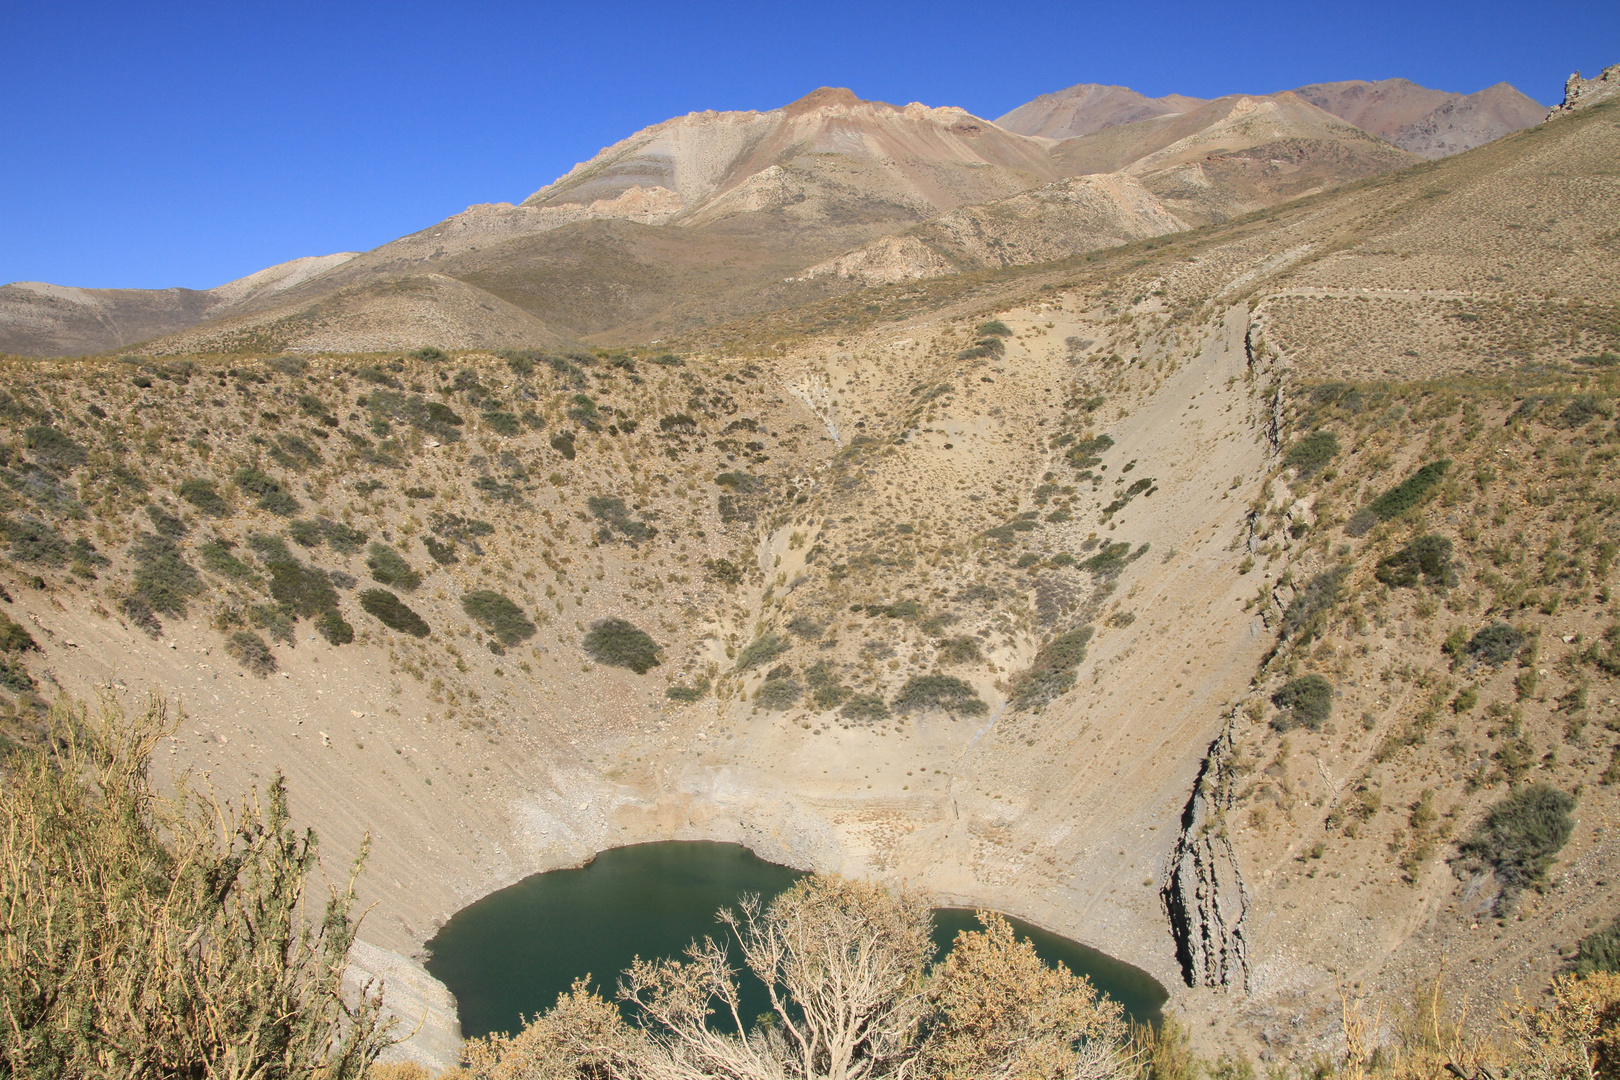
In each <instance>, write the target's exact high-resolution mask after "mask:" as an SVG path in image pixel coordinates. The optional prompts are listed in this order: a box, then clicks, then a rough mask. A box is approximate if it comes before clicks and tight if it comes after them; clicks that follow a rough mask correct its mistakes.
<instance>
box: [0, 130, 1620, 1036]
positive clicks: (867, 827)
mask: <svg viewBox="0 0 1620 1080" xmlns="http://www.w3.org/2000/svg"><path fill="white" fill-rule="evenodd" d="M1300 107H1301V108H1302V109H1308V108H1310V107H1309V106H1305V105H1304V104H1303V103H1301V106H1300ZM1227 115H1228V116H1231V115H1233V114H1232V113H1230V112H1229V113H1228V114H1227ZM1150 122H1151V121H1150ZM1108 130H1114V129H1105V131H1104V132H1103V133H1102V134H1106V133H1107V131H1108ZM1172 156H1173V155H1172ZM1616 160H1620V107H1617V106H1614V105H1602V104H1600V105H1596V106H1593V107H1590V108H1586V109H1582V110H1578V111H1575V112H1572V113H1571V114H1570V115H1568V116H1567V117H1565V118H1561V119H1557V120H1554V121H1551V122H1549V123H1547V124H1544V125H1541V126H1538V127H1537V128H1534V129H1531V130H1528V131H1524V132H1520V133H1517V134H1513V135H1509V136H1506V137H1504V138H1502V139H1500V140H1497V141H1496V142H1493V143H1491V144H1489V145H1487V146H1484V147H1481V148H1479V149H1476V150H1473V151H1470V152H1468V153H1464V154H1459V155H1455V156H1452V157H1448V158H1445V159H1443V160H1441V161H1437V162H1432V163H1423V164H1419V165H1416V166H1413V167H1408V168H1405V169H1402V170H1400V171H1398V172H1394V173H1389V174H1383V175H1377V176H1373V177H1370V178H1367V179H1364V180H1361V181H1358V182H1355V183H1352V184H1349V185H1347V186H1345V187H1341V188H1339V189H1336V190H1332V191H1325V192H1320V193H1317V194H1313V195H1309V196H1306V197H1303V198H1297V199H1293V200H1289V201H1285V202H1281V203H1277V204H1275V205H1271V206H1269V207H1266V208H1264V209H1261V210H1259V211H1256V212H1253V213H1249V214H1247V215H1245V216H1242V217H1239V218H1237V219H1235V220H1232V221H1229V222H1226V223H1224V224H1219V225H1205V226H1203V227H1199V228H1185V229H1179V230H1175V231H1168V232H1166V233H1164V234H1163V235H1159V236H1154V237H1149V238H1135V239H1133V238H1130V237H1116V238H1115V240H1116V241H1117V240H1121V239H1123V240H1127V241H1128V242H1125V243H1117V246H1113V247H1110V248H1107V249H1106V250H1095V251H1089V252H1086V253H1082V254H1078V255H1074V256H1070V257H1068V258H1066V259H1063V260H1059V261H1047V262H1043V263H1039V264H1036V265H1034V266H1028V265H1009V266H998V265H994V264H991V265H990V266H988V267H986V266H978V267H973V266H969V267H966V268H964V269H963V270H962V272H959V273H954V274H948V275H945V276H935V277H930V278H926V279H921V280H906V281H897V282H893V283H890V284H883V285H877V286H871V287H861V286H860V283H859V282H856V281H849V280H845V281H844V283H843V285H842V287H841V289H840V291H838V292H837V293H834V294H832V295H824V298H822V299H819V300H817V301H816V302H814V303H809V304H798V305H787V304H784V305H783V306H781V307H779V308H777V309H774V310H768V311H764V312H760V313H757V314H753V315H751V316H749V317H747V318H741V319H735V320H732V321H731V322H729V323H725V324H723V325H715V326H705V327H701V328H697V329H693V330H690V331H687V332H685V333H684V334H682V335H680V336H679V337H678V338H677V336H676V335H670V336H669V339H668V340H665V341H663V342H660V343H657V344H637V345H635V346H633V347H632V346H625V347H623V348H606V347H603V348H596V349H589V350H587V349H582V348H578V347H568V346H566V345H558V344H551V343H546V342H541V343H538V344H528V343H524V344H521V345H519V344H518V343H517V342H514V343H513V344H512V345H510V346H508V345H506V344H505V343H503V342H499V341H496V342H490V343H488V344H485V345H481V346H479V347H476V348H472V347H469V348H456V349H454V350H448V351H447V350H444V349H439V348H427V349H411V350H406V349H404V348H401V347H399V346H398V345H386V344H384V343H383V342H382V341H380V340H377V339H369V340H359V341H357V344H356V349H357V350H364V351H353V352H344V353H329V354H328V353H315V354H309V355H288V354H284V353H281V352H280V351H279V348H278V349H275V350H272V349H268V348H265V349H258V348H255V347H254V346H253V345H252V344H251V339H249V338H246V337H242V338H238V339H236V340H234V341H233V342H232V343H231V345H230V348H231V350H232V351H231V352H230V353H229V354H226V355H219V354H215V355H195V356H175V355H162V356H160V355H153V354H147V355H135V356H128V357H123V358H119V359H109V358H86V359H78V360H72V361H52V362H41V361H35V360H26V359H13V360H10V361H8V362H7V363H6V366H5V371H4V383H3V385H4V390H5V398H4V400H3V401H0V418H3V422H4V425H5V432H6V434H5V437H4V439H3V440H0V453H3V458H0V480H4V482H5V483H4V487H3V488H0V499H3V505H0V513H3V521H0V529H3V538H4V541H5V543H6V545H7V551H6V561H5V563H4V564H3V566H0V584H3V586H4V590H5V593H4V595H3V596H0V602H3V605H0V611H4V613H5V615H6V617H7V622H6V623H5V625H4V626H3V627H0V630H4V633H0V640H3V642H4V646H3V647H4V649H5V654H4V657H3V660H4V671H5V676H4V679H3V680H0V681H3V684H4V686H5V704H4V716H5V723H6V736H7V738H10V739H14V740H21V739H33V738H39V737H41V733H40V731H39V728H38V721H39V716H40V703H41V702H42V701H44V700H47V699H51V698H55V697H57V696H59V695H62V694H77V695H88V694H92V693H95V692H109V690H110V692H113V693H116V694H125V695H140V694H145V693H162V694H167V695H170V696H173V697H175V698H177V699H178V700H179V702H180V703H181V704H182V705H183V707H184V709H185V719H184V721H183V723H182V724H181V725H180V727H179V729H178V730H177V731H176V733H175V736H174V738H173V739H172V740H170V742H169V745H168V748H167V750H166V755H165V756H167V758H168V759H169V762H170V763H171V764H172V767H173V768H174V769H175V770H185V769H190V770H193V771H194V772H196V773H198V774H200V775H201V776H203V777H205V778H206V780H207V782H208V783H210V784H212V785H213V786H214V787H215V788H216V789H217V790H218V791H220V792H221V793H224V794H234V793H237V792H240V791H243V790H245V789H246V788H248V787H249V786H250V785H253V784H263V783H264V782H265V781H266V779H267V778H268V777H270V776H271V775H272V774H273V773H274V772H275V771H278V770H279V771H281V772H284V773H285V775H286V776H287V777H288V781H289V788H290V791H291V794H292V800H293V808H294V811H295V814H297V815H298V816H299V817H300V819H301V820H303V821H306V822H309V823H312V824H314V825H315V826H317V827H318V828H319V830H320V831H321V834H322V836H323V843H324V847H323V850H324V851H326V852H327V853H328V855H327V857H328V858H329V859H331V860H340V859H343V858H346V857H347V855H348V854H349V853H351V852H352V851H354V850H355V849H356V848H357V846H358V845H359V843H360V838H361V836H362V835H363V834H364V833H365V832H366V831H368V830H369V832H370V833H371V835H372V837H373V842H374V846H373V856H372V861H371V864H370V870H369V871H368V873H367V876H366V878H365V881H364V888H365V899H366V901H367V902H374V903H375V905H376V906H375V908H374V909H373V910H372V913H371V915H370V916H369V917H368V920H367V922H366V924H365V928H364V931H363V936H364V937H365V938H366V940H367V942H368V943H369V945H368V947H369V948H370V949H371V950H372V951H371V952H370V953H369V954H368V956H369V959H368V961H367V962H368V963H369V964H371V965H372V966H374V967H380V968H387V969H388V970H390V971H393V972H394V973H395V982H396V983H404V984H408V985H410V986H413V987H415V989H416V991H417V992H418V993H419V995H420V996H419V998H418V999H417V1000H418V1001H420V1002H430V1001H434V1000H438V1001H439V1003H440V1004H439V1006H437V1007H436V1009H437V1011H436V1012H435V1013H434V1014H433V1015H434V1020H433V1022H432V1023H430V1024H429V1025H428V1027H427V1029H425V1032H424V1035H423V1038H424V1039H426V1040H431V1039H433V1038H437V1039H438V1042H437V1043H436V1044H435V1043H431V1041H429V1042H427V1043H424V1046H426V1047H427V1048H426V1049H423V1050H422V1051H421V1053H422V1054H423V1055H424V1056H427V1057H432V1056H433V1055H434V1054H441V1055H442V1053H443V1047H445V1046H447V1045H451V1044H452V1040H453V1032H452V1029H451V1025H450V1022H449V1018H448V1017H447V1015H446V1013H445V1012H444V1008H443V1001H442V992H436V991H435V988H434V987H433V985H432V984H431V981H430V980H427V978H426V976H425V974H424V973H422V972H420V971H419V969H417V968H415V967H414V966H413V964H412V961H411V957H412V956H413V955H414V954H416V953H417V952H418V950H419V949H420V948H421V946H422V944H423V943H424V942H425V941H426V940H427V939H428V938H429V937H431V935H432V933H433V932H434V929H435V927H436V926H437V925H438V924H439V923H440V922H441V921H442V920H443V919H445V918H446V917H447V916H448V915H449V914H450V913H451V912H453V911H454V910H456V909H458V908H459V907H461V906H463V905H464V904H465V903H467V902H469V901H470V900H472V899H474V898H476V897H478V896H481V895H483V894H485V893H487V892H488V891H490V890H492V889H495V888H498V887H500V886H502V885H504V884H507V883H510V882H512V881H515V880H517V879H519V878H521V877H522V876H525V875H527V874H529V873H532V872H535V871H537V870H541V869H546V868H550V867H556V866H562V865H570V864H577V863H579V862H581V861H583V860H586V859H588V858H590V857H591V855H592V854H593V853H594V852H596V851H598V850H601V849H603V848H605V847H608V846H612V845H617V844H623V843H630V842H636V841H642V840H652V839H662V838H710V839H722V840H737V841H740V842H743V843H746V844H748V845H749V846H750V847H752V848H753V849H754V850H756V851H757V852H759V853H760V854H761V855H763V856H765V857H767V858H771V859H776V860H780V861H783V862H786V863H790V864H792V865H796V866H803V867H815V868H817V869H823V870H838V871H842V872H845V873H851V874H859V875H868V876H874V877H877V878H879V879H882V880H887V881H896V882H898V881H906V882H908V883H910V884H911V885H913V886H915V887H918V888H921V889H925V890H927V891H929V892H930V893H931V894H932V895H934V896H936V897H938V898H939V899H940V900H942V901H948V902H951V903H959V904H984V905H988V906H990V907H993V908H996V909H999V910H1003V911H1007V912H1010V913H1012V914H1015V915H1018V916H1021V917H1024V918H1027V919H1030V920H1032V921H1034V922H1036V923H1038V924H1040V925H1043V926H1047V927H1050V928H1052V929H1054V930H1056V931H1059V932H1061V933H1064V934H1068V935H1070V936H1073V937H1075V938H1077V939H1078V940H1081V941H1085V942H1088V943H1092V944H1095V945H1098V946H1100V947H1103V948H1105V949H1106V950H1107V951H1108V952H1110V953H1112V954H1113V955H1116V956H1118V957H1120V958H1122V959H1124V960H1127V961H1129V962H1131V963H1134V964H1137V965H1139V966H1140V967H1142V968H1144V969H1146V970H1147V971H1149V972H1150V973H1152V974H1153V975H1154V976H1155V977H1156V978H1158V979H1159V980H1160V981H1161V982H1163V983H1164V984H1165V985H1166V986H1170V987H1172V988H1173V989H1174V993H1175V996H1174V999H1173V1002H1172V1004H1173V1005H1174V1006H1175V1007H1176V1008H1179V1009H1181V1010H1183V1012H1184V1013H1185V1014H1186V1015H1188V1016H1190V1017H1191V1018H1193V1019H1194V1020H1196V1023H1195V1024H1194V1029H1195V1031H1196V1032H1197V1036H1196V1037H1197V1039H1198V1040H1199V1041H1200V1043H1201V1044H1204V1045H1206V1046H1207V1047H1208V1048H1209V1049H1212V1050H1213V1049H1216V1048H1218V1047H1221V1046H1242V1047H1246V1048H1247V1049H1248V1050H1249V1051H1250V1052H1251V1053H1252V1052H1255V1051H1264V1052H1265V1053H1266V1054H1267V1055H1269V1056H1270V1057H1271V1058H1273V1059H1279V1060H1286V1059H1291V1058H1293V1059H1298V1060H1301V1061H1303V1060H1307V1059H1308V1058H1309V1057H1310V1055H1311V1054H1313V1053H1315V1052H1316V1051H1318V1050H1320V1049H1322V1048H1324V1047H1327V1046H1331V1045H1333V1043H1334V1040H1335V1039H1337V1038H1339V1029H1338V1027H1337V1026H1336V1025H1337V1024H1338V1016H1337V1011H1336V1010H1337V1008H1338V998H1337V991H1336V987H1337V986H1338V984H1339V983H1340V982H1341V981H1351V980H1354V981H1356V982H1359V983H1360V984H1361V986H1362V987H1363V988H1364V990H1365V991H1366V992H1367V993H1370V994H1376V995H1381V996H1383V997H1384V998H1385V999H1387V1000H1393V999H1394V998H1396V997H1398V996H1402V995H1406V994H1407V992H1408V991H1409V989H1410V986H1411V983H1412V981H1413V979H1415V978H1418V977H1424V976H1429V975H1432V974H1433V973H1435V972H1436V971H1438V970H1439V969H1440V968H1441V966H1442V965H1445V970H1446V971H1447V972H1448V978H1451V979H1453V980H1455V983H1456V985H1458V986H1460V987H1461V988H1463V989H1465V990H1466V991H1467V992H1468V994H1469V998H1470V1000H1471V1001H1474V1002H1478V1001H1481V1000H1495V999H1499V998H1501V997H1503V996H1504V995H1506V994H1508V993H1509V992H1510V991H1511V988H1512V987H1513V986H1514V985H1515V984H1520V985H1524V986H1525V987H1526V988H1527V989H1528V988H1533V987H1538V986H1539V985H1541V984H1542V983H1543V982H1544V981H1545V979H1546V977H1547V975H1548V974H1550V973H1551V972H1553V971H1554V970H1557V969H1558V968H1559V966H1560V965H1561V964H1563V963H1564V962H1565V957H1567V955H1568V953H1569V950H1570V949H1571V947H1572V946H1573V945H1574V943H1575V942H1576V941H1578V940H1579V939H1580V937H1581V936H1582V935H1584V934H1585V933H1587V932H1589V931H1590V929H1591V928H1592V927H1595V926H1596V925H1598V923H1599V922H1601V921H1605V920H1607V919H1609V918H1610V917H1612V916H1613V915H1614V913H1615V910H1616V907H1620V897H1617V896H1616V886H1615V885H1614V882H1615V881H1617V880H1620V877H1617V872H1620V866H1617V859H1620V848H1616V846H1615V840H1614V835H1615V833H1614V830H1615V828H1616V826H1617V825H1620V818H1617V813H1616V810H1617V808H1616V805H1615V801H1614V794H1613V792H1614V788H1613V786H1612V785H1613V784H1614V783H1615V782H1616V779H1617V777H1620V770H1617V769H1616V767H1615V765H1614V761H1615V760H1616V758H1615V756H1614V753H1615V748H1614V744H1615V741H1616V740H1615V736H1614V734H1613V732H1614V731H1615V730H1616V729H1620V713H1617V712H1616V706H1615V701H1616V699H1617V698H1620V686H1617V685H1616V679H1617V677H1620V667H1617V662H1616V648H1617V644H1616V635H1620V629H1616V626H1620V609H1617V608H1616V606H1615V601H1614V599H1613V595H1612V592H1611V589H1612V588H1613V577H1614V575H1613V571H1614V561H1615V554H1616V551H1617V549H1620V525H1617V519H1616V517H1615V514H1616V511H1617V508H1620V487H1617V481H1616V474H1615V470H1614V469H1613V468H1612V465H1613V457H1614V454H1615V451H1616V448H1617V447H1620V428H1617V426H1616V417H1615V398H1616V397H1617V396H1620V384H1617V382H1616V380H1617V378H1620V375H1617V372H1620V359H1617V357H1620V294H1617V291H1616V280H1617V279H1616V275H1615V274H1614V272H1613V271H1614V267H1615V261H1616V258H1617V257H1620V250H1617V249H1616V247H1615V236H1616V235H1617V230H1620V198H1616V195H1617V192H1616V184H1617V183H1620V176H1617V173H1616V171H1615V169H1614V166H1613V162H1614V161H1616ZM1144 186H1146V185H1144ZM620 224H621V225H623V224H624V223H620ZM629 224H630V225H633V226H635V227H636V228H638V229H640V228H655V227H656V226H647V225H642V224H640V223H634V222H632V223H629ZM568 227H574V226H568ZM565 228H567V227H565ZM562 231H564V230H553V232H554V233H560V232H562ZM447 281H448V282H449V284H445V285H443V286H442V287H443V288H445V289H447V290H449V289H454V288H455V287H456V286H457V284H464V283H458V282H456V280H455V279H451V278H447ZM812 284H813V283H812ZM514 307H515V305H514ZM513 318H514V320H515V319H516V316H513ZM390 325H391V321H390V320H389V319H381V320H379V323H378V328H377V333H379V334H380V333H383V332H385V331H386V330H387V329H388V327H389V326H390ZM513 327H514V332H518V333H523V332H527V331H525V330H524V329H523V327H522V326H521V325H519V324H518V323H516V322H514V323H513ZM345 332H349V331H347V330H346V331H345ZM1537 784H1545V785H1547V788H1546V789H1545V790H1547V791H1550V792H1551V793H1552V794H1550V795H1548V797H1549V798H1554V797H1556V798H1567V799H1573V800H1574V802H1573V806H1574V811H1573V815H1574V816H1573V818H1572V819H1571V824H1570V828H1569V835H1568V837H1567V842H1565V843H1563V844H1562V845H1561V846H1559V847H1557V848H1556V849H1555V850H1552V851H1550V852H1544V853H1543V854H1544V855H1545V858H1541V857H1539V856H1538V860H1539V861H1536V860H1532V861H1531V862H1526V861H1524V860H1520V861H1517V862H1515V861H1513V860H1512V859H1509V858H1508V857H1507V855H1506V854H1504V851H1505V849H1504V848H1503V847H1502V845H1501V844H1493V843H1489V842H1487V841H1486V840H1481V839H1480V837H1481V835H1482V834H1481V832H1480V829H1481V826H1482V823H1484V822H1486V821H1487V818H1488V815H1490V814H1492V813H1493V809H1494V808H1498V807H1500V806H1502V805H1504V800H1506V799H1508V798H1509V797H1510V796H1512V795H1513V794H1514V793H1522V792H1527V791H1530V792H1536V791H1542V790H1544V789H1541V788H1538V787H1536V785H1537ZM1504 813H1505V812H1504ZM1490 820H1493V821H1494V820H1496V819H1495V818H1491V819H1490ZM1504 820H1505V819H1504ZM1488 839H1489V837H1487V840H1488ZM433 1046H437V1047H438V1048H439V1049H437V1050H435V1049H432V1047H433ZM441 1060H442V1057H441Z"/></svg>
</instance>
